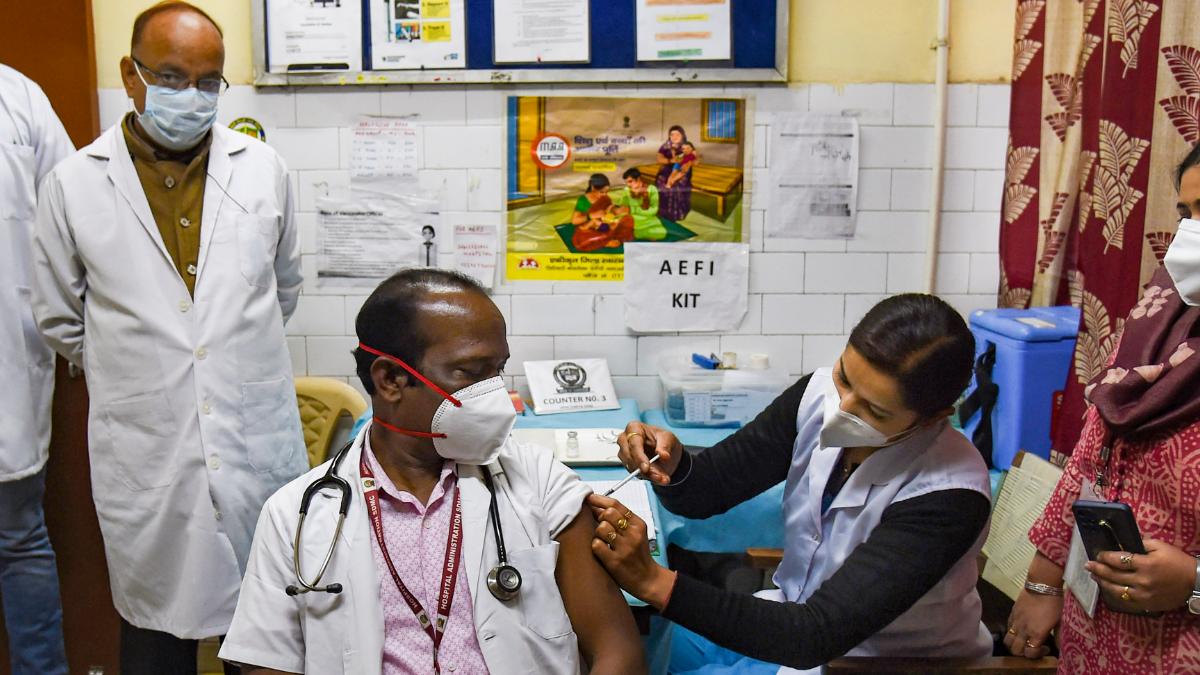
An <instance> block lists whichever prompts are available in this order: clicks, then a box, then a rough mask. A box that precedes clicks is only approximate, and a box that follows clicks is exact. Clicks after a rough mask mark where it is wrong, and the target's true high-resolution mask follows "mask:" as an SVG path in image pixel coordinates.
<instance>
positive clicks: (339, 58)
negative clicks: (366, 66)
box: [266, 0, 362, 73]
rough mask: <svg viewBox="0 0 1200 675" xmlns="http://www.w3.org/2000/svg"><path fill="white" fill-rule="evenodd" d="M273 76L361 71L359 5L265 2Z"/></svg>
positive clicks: (323, 0)
mask: <svg viewBox="0 0 1200 675" xmlns="http://www.w3.org/2000/svg"><path fill="white" fill-rule="evenodd" d="M266 24H267V49H268V54H267V61H268V69H269V70H270V72H272V73H299V72H313V71H358V70H362V4H361V3H358V2H334V1H333V0H267V3H266Z"/></svg>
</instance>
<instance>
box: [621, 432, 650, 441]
mask: <svg viewBox="0 0 1200 675" xmlns="http://www.w3.org/2000/svg"><path fill="white" fill-rule="evenodd" d="M641 435H642V432H640V431H634V432H630V433H627V434H625V440H627V441H628V440H629V439H631V438H633V437H634V436H641ZM642 438H645V436H642Z"/></svg>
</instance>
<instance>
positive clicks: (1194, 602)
mask: <svg viewBox="0 0 1200 675" xmlns="http://www.w3.org/2000/svg"><path fill="white" fill-rule="evenodd" d="M1187 608H1188V611H1189V612H1191V613H1192V614H1200V556H1196V583H1195V585H1194V586H1193V587H1192V597H1190V598H1188V602H1187Z"/></svg>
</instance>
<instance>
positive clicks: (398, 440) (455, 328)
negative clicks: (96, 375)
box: [220, 269, 646, 675]
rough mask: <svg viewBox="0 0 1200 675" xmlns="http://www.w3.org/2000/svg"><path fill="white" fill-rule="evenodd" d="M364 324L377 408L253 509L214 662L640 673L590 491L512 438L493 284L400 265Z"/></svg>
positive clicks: (276, 667)
mask: <svg viewBox="0 0 1200 675" xmlns="http://www.w3.org/2000/svg"><path fill="white" fill-rule="evenodd" d="M356 328H357V333H358V339H359V346H358V348H357V349H356V350H355V352H354V356H355V359H356V361H357V366H358V375H359V377H360V379H361V380H362V383H363V386H364V387H365V388H366V390H367V391H368V392H369V393H370V394H371V403H372V406H373V410H374V419H373V420H372V422H371V423H370V424H368V425H366V426H365V427H364V428H363V431H362V432H361V433H360V434H359V435H358V436H357V437H356V438H355V439H354V440H353V442H352V443H351V444H350V445H348V446H347V447H345V448H342V449H341V450H339V451H337V453H336V456H335V457H333V458H332V459H331V460H330V461H329V462H326V463H325V464H323V465H322V466H319V467H317V468H316V469H313V470H312V471H310V472H309V473H308V474H306V475H304V476H301V477H300V478H298V479H296V480H295V481H293V482H292V483H290V484H288V485H286V486H285V487H283V488H282V489H281V490H280V491H279V492H277V493H276V494H275V495H274V496H273V497H271V499H270V500H269V501H268V502H267V504H266V506H265V507H264V508H263V512H262V515H261V516H260V518H259V522H258V528H257V530H256V532H255V536H254V545H253V549H252V550H251V554H250V561H249V565H248V567H247V570H246V576H245V579H244V581H243V583H242V589H241V597H240V599H239V601H238V607H237V612H236V614H235V615H234V619H233V625H232V626H231V628H230V630H229V634H228V636H227V637H226V640H225V643H224V645H223V647H222V648H221V653H220V655H221V658H223V659H225V660H226V661H231V662H234V663H237V664H241V665H242V667H243V672H248V673H342V672H345V673H354V674H355V675H358V674H365V675H375V674H387V675H391V674H399V673H406V674H407V673H412V674H418V673H419V674H422V675H424V674H427V673H460V674H461V673H470V674H475V673H494V674H496V675H508V674H509V673H556V674H557V673H561V674H562V675H575V674H576V673H579V672H581V671H583V672H589V673H592V674H593V675H600V674H603V673H613V674H618V673H619V674H625V673H644V672H645V670H646V666H645V662H644V657H643V654H642V647H641V642H640V640H639V638H638V634H637V629H636V627H635V625H634V621H633V617H632V614H631V613H630V611H629V608H628V606H627V605H626V603H625V600H624V599H623V597H622V596H621V593H620V591H619V590H618V589H617V587H616V585H615V584H614V583H613V581H612V580H611V579H610V578H609V576H608V575H607V574H606V573H605V572H604V569H603V568H602V567H601V566H600V564H599V563H598V562H596V560H595V559H594V558H593V556H592V554H591V539H592V533H593V531H594V529H595V527H596V521H595V520H594V518H593V516H592V514H591V511H590V510H589V509H586V508H584V507H583V500H584V497H586V496H587V495H588V494H589V493H590V490H589V489H588V488H587V486H586V485H585V484H584V483H582V482H581V481H580V480H579V478H578V476H577V475H575V474H574V473H573V472H571V470H570V469H568V468H567V467H565V466H564V465H562V464H560V463H559V462H557V461H556V460H555V459H554V458H553V456H552V454H551V453H550V452H549V451H548V450H544V449H542V448H536V447H532V446H526V445H521V444H518V443H516V442H514V441H513V440H512V439H511V438H510V437H509V432H510V431H511V429H512V427H513V423H514V420H515V411H514V409H513V405H512V402H511V400H510V399H509V396H508V393H507V391H506V390H505V386H504V380H503V379H502V378H501V377H500V375H501V373H502V370H503V368H504V365H505V363H506V362H507V361H508V358H509V350H508V343H507V340H506V339H505V325H504V319H503V317H502V316H501V315H500V312H499V310H498V309H496V306H495V304H493V303H492V301H491V300H490V299H489V298H488V297H487V295H486V294H485V292H484V291H483V290H482V289H481V288H480V287H479V285H478V284H476V283H475V282H474V281H473V280H471V279H469V278H467V277H464V276H461V275H458V274H455V273H452V272H446V271H443V270H437V269H410V270H405V271H402V272H400V273H398V274H396V275H394V276H392V277H391V278H390V279H388V280H387V281H384V282H383V283H382V284H381V285H380V286H379V287H378V288H376V289H375V292H374V293H372V294H371V296H370V297H369V298H368V299H367V301H366V303H365V304H364V305H363V308H362V310H361V311H360V312H359V314H358V318H357V321H356ZM323 478H324V479H325V480H322V479H323ZM339 512H342V513H344V514H345V518H344V522H340V519H339ZM298 528H303V531H302V532H298ZM297 549H298V551H297ZM293 552H298V555H296V556H295V558H293ZM323 563H327V565H323ZM581 661H582V663H581Z"/></svg>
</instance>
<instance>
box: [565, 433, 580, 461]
mask: <svg viewBox="0 0 1200 675" xmlns="http://www.w3.org/2000/svg"><path fill="white" fill-rule="evenodd" d="M578 456H579V432H577V431H568V432H567V457H578Z"/></svg>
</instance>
